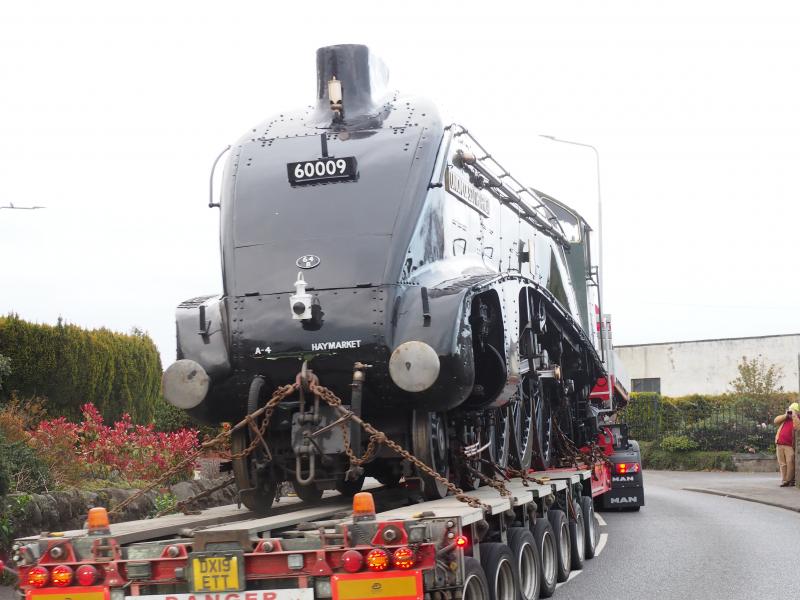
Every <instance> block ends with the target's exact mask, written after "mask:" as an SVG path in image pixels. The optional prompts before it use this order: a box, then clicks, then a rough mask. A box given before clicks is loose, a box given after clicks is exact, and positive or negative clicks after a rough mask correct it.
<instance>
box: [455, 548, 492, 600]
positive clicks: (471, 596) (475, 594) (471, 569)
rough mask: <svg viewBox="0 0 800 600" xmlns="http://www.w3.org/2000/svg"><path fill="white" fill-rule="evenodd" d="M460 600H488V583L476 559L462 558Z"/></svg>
mask: <svg viewBox="0 0 800 600" xmlns="http://www.w3.org/2000/svg"><path fill="white" fill-rule="evenodd" d="M461 598H462V600H489V583H488V582H487V581H486V573H484V572H483V567H481V563H479V562H478V559H476V558H472V557H471V556H465V557H464V592H463V594H462V596H461Z"/></svg>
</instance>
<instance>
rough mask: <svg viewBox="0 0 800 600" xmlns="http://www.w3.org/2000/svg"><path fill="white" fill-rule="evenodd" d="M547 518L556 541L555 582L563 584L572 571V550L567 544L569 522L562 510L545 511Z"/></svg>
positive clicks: (568, 543)
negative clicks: (556, 565) (556, 563)
mask: <svg viewBox="0 0 800 600" xmlns="http://www.w3.org/2000/svg"><path fill="white" fill-rule="evenodd" d="M547 518H548V519H549V520H550V527H552V528H553V538H555V541H556V556H557V557H558V568H557V569H556V580H557V581H559V582H564V581H566V580H567V577H569V572H570V571H571V570H572V548H571V547H570V542H569V521H568V520H567V515H565V514H564V511H563V510H560V509H558V508H551V509H550V510H548V511H547Z"/></svg>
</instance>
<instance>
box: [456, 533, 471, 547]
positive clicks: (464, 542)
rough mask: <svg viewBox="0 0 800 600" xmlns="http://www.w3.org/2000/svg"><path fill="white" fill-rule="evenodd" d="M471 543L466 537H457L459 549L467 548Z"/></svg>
mask: <svg viewBox="0 0 800 600" xmlns="http://www.w3.org/2000/svg"><path fill="white" fill-rule="evenodd" d="M468 543H469V539H467V536H465V535H459V536H458V537H456V546H457V547H458V548H466V547H467V544H468Z"/></svg>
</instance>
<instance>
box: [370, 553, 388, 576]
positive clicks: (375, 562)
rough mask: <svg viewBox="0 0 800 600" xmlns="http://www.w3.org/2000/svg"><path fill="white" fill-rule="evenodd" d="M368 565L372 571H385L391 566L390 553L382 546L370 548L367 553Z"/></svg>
mask: <svg viewBox="0 0 800 600" xmlns="http://www.w3.org/2000/svg"><path fill="white" fill-rule="evenodd" d="M367 567H369V568H370V569H371V570H372V571H385V570H386V569H388V568H389V553H388V552H386V550H382V549H381V548H375V549H374V550H370V552H369V554H367Z"/></svg>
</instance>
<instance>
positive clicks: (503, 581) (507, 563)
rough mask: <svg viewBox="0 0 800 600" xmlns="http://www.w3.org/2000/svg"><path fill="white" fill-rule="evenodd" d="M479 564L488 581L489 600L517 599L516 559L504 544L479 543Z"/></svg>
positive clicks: (517, 577)
mask: <svg viewBox="0 0 800 600" xmlns="http://www.w3.org/2000/svg"><path fill="white" fill-rule="evenodd" d="M480 554H481V566H482V567H483V572H484V573H485V574H486V580H487V581H488V583H489V600H519V586H518V585H517V582H518V581H519V575H518V574H517V561H516V560H515V559H514V555H513V554H511V550H510V549H509V547H508V546H506V545H505V544H498V543H486V544H481V545H480Z"/></svg>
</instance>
